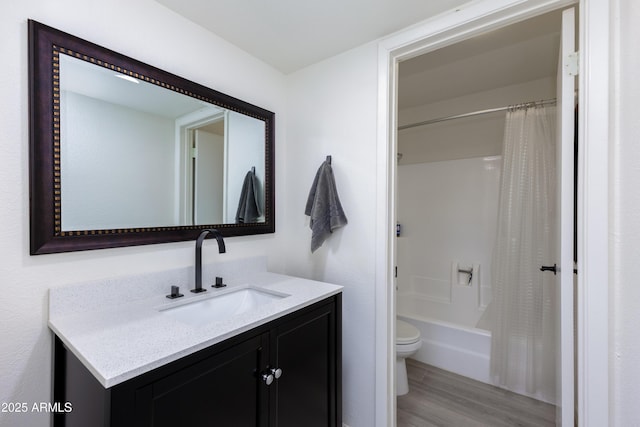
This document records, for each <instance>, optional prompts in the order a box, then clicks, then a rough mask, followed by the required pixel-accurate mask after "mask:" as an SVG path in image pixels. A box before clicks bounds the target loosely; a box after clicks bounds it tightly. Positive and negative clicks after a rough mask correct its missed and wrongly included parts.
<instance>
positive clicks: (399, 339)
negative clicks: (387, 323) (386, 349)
mask: <svg viewBox="0 0 640 427" xmlns="http://www.w3.org/2000/svg"><path fill="white" fill-rule="evenodd" d="M419 339H420V331H419V330H418V328H416V327H415V326H413V325H410V324H409V323H407V322H405V321H403V320H399V319H396V344H413V343H414V342H416V341H418V340H419Z"/></svg>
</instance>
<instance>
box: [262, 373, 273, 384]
mask: <svg viewBox="0 0 640 427" xmlns="http://www.w3.org/2000/svg"><path fill="white" fill-rule="evenodd" d="M262 381H264V382H265V383H266V384H267V385H271V383H272V382H273V375H271V374H262Z"/></svg>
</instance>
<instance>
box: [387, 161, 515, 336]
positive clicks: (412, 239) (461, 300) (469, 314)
mask: <svg viewBox="0 0 640 427" xmlns="http://www.w3.org/2000/svg"><path fill="white" fill-rule="evenodd" d="M501 162H502V160H501V157H500V156H493V157H476V158H472V159H458V160H448V161H441V162H430V163H416V164H410V165H404V166H400V167H399V168H398V221H399V222H400V224H401V226H402V232H401V235H400V237H398V238H397V243H396V244H397V251H398V255H397V264H398V279H397V285H398V302H397V304H398V308H397V310H398V313H400V314H402V315H411V313H413V314H416V315H419V316H422V317H427V318H433V319H438V320H444V321H447V322H452V323H455V324H458V325H462V326H466V327H471V328H473V327H475V326H476V324H477V322H478V321H479V320H480V316H482V313H484V309H485V307H486V305H487V304H488V303H489V302H490V301H491V260H492V252H493V246H494V243H495V235H496V224H497V215H498V193H499V183H500V169H501V167H500V166H501ZM458 268H461V269H470V268H474V270H475V271H474V274H473V278H472V280H471V283H469V282H468V279H469V276H468V275H467V274H459V273H458V272H457V269H458ZM401 294H405V295H407V297H408V298H401ZM403 301H406V302H409V301H410V302H409V304H401V302H403Z"/></svg>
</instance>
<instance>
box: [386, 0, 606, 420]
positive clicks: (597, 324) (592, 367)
mask: <svg viewBox="0 0 640 427" xmlns="http://www.w3.org/2000/svg"><path fill="white" fill-rule="evenodd" d="M574 4H578V5H579V19H578V20H579V36H578V37H579V49H580V61H579V79H578V87H579V88H580V91H579V96H578V100H579V105H580V108H579V112H578V134H579V136H578V138H579V139H578V140H579V145H580V147H581V150H580V152H579V153H578V159H577V164H578V206H577V218H578V224H577V230H578V231H577V233H578V248H577V249H578V271H579V274H578V280H577V283H578V284H577V289H578V290H577V293H576V313H575V316H576V323H577V331H576V341H577V345H576V364H577V375H576V379H575V381H576V391H577V393H576V408H575V412H576V417H577V420H578V422H579V425H580V426H601V425H607V424H608V423H609V387H608V386H609V373H608V370H609V366H608V354H609V342H608V338H609V337H608V323H609V319H608V185H609V177H608V157H609V156H608V140H609V63H610V60H609V51H610V42H609V37H610V35H609V34H610V33H609V14H610V11H609V6H608V2H602V1H598V0H579V1H577V2H576V1H573V0H529V1H522V0H479V1H472V2H470V3H467V4H465V5H463V6H460V7H457V8H455V9H452V10H450V11H448V12H445V13H443V14H440V15H438V16H435V17H433V18H431V19H429V20H427V21H424V22H423V23H421V24H418V25H415V26H413V27H410V28H408V29H406V30H403V31H401V32H399V33H396V34H393V35H391V36H389V37H386V38H384V39H382V40H381V41H380V43H379V44H378V120H377V122H378V129H377V162H376V166H377V170H378V173H377V182H376V198H377V200H378V203H377V206H376V242H377V243H378V244H377V245H376V264H375V265H376V271H375V277H376V283H375V297H376V303H375V309H376V316H375V317H376V325H375V337H376V344H375V363H376V387H375V420H376V423H375V424H376V426H377V427H383V426H395V423H396V398H395V372H394V371H395V317H396V311H395V310H396V301H395V292H394V290H395V279H394V266H395V265H396V262H395V226H394V224H395V223H396V214H395V205H396V204H395V200H396V172H397V162H396V154H397V132H396V131H395V129H396V128H397V82H398V63H399V62H400V61H403V60H406V59H410V58H412V57H415V56H418V55H421V54H424V53H427V52H429V51H432V50H435V49H437V48H440V47H444V46H447V45H450V44H453V43H456V42H458V41H461V40H464V39H468V38H470V37H473V36H475V35H478V34H481V33H483V32H486V31H489V30H492V29H496V28H499V27H502V26H505V25H509V24H512V23H515V22H519V21H522V20H525V19H528V18H531V17H534V16H537V15H540V14H543V13H546V12H549V11H551V10H555V9H559V8H562V7H567V6H571V5H574Z"/></svg>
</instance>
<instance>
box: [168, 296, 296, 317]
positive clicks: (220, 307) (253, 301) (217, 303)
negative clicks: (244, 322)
mask: <svg viewBox="0 0 640 427" xmlns="http://www.w3.org/2000/svg"><path fill="white" fill-rule="evenodd" d="M223 292H224V291H223ZM287 296H288V295H286V294H281V293H278V292H273V291H267V290H265V289H258V288H251V287H243V288H239V289H234V290H229V291H228V292H224V293H220V294H214V295H211V296H208V295H207V297H205V298H203V299H200V298H197V300H196V301H193V302H186V301H185V303H184V304H181V305H176V306H172V307H167V308H161V309H160V312H161V313H163V314H165V315H169V316H172V317H174V318H175V319H176V320H179V321H182V322H185V323H190V324H194V325H201V324H205V323H208V322H215V321H219V320H226V319H229V318H230V317H232V316H235V315H238V314H242V313H246V312H248V311H251V310H255V309H256V308H258V307H260V306H262V305H264V304H268V303H270V302H273V301H277V300H280V299H282V298H285V297H287Z"/></svg>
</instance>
